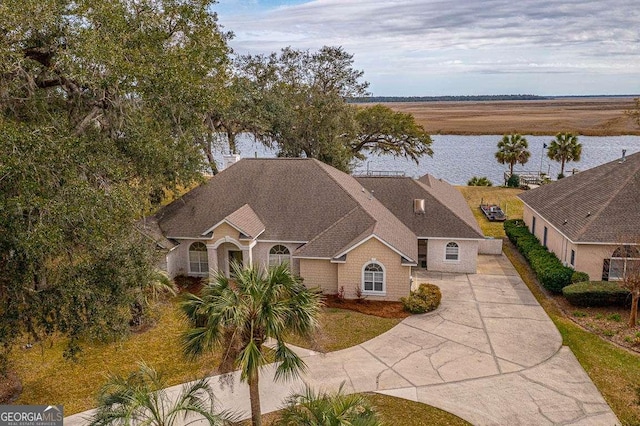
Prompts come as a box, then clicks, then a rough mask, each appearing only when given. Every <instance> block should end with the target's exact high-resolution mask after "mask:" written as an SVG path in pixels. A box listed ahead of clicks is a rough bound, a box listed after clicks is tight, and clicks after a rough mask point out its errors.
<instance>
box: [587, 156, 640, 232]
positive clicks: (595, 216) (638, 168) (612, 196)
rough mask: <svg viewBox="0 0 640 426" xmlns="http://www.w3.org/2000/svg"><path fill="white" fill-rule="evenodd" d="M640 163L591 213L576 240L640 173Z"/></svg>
mask: <svg viewBox="0 0 640 426" xmlns="http://www.w3.org/2000/svg"><path fill="white" fill-rule="evenodd" d="M614 161H618V160H614ZM638 164H639V165H638V166H636V167H635V171H633V172H632V173H629V176H628V177H627V178H626V179H625V180H624V183H623V184H622V185H620V186H618V188H617V189H615V190H614V191H612V192H611V196H610V197H607V202H606V203H602V205H601V206H600V208H599V209H598V212H597V213H596V214H592V215H591V219H589V220H588V221H587V223H585V224H584V226H583V227H582V228H581V229H580V231H578V234H577V235H576V240H579V239H580V238H581V237H582V235H584V233H585V232H586V231H587V229H589V226H590V225H591V224H592V223H593V221H595V220H596V219H597V218H599V217H600V215H601V214H602V212H603V211H604V210H605V209H606V208H607V207H608V206H609V204H610V203H611V200H613V199H614V198H615V197H616V196H617V195H618V194H619V193H620V191H622V189H623V188H625V187H626V186H627V184H628V183H629V181H630V180H632V179H634V178H635V175H636V173H638V170H640V163H638Z"/></svg>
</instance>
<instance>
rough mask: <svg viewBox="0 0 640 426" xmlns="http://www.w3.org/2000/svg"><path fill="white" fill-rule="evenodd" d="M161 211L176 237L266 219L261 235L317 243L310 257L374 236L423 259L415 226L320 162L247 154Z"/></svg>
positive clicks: (159, 216)
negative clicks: (227, 223) (222, 223)
mask: <svg viewBox="0 0 640 426" xmlns="http://www.w3.org/2000/svg"><path fill="white" fill-rule="evenodd" d="M245 205H248V207H250V209H251V211H252V212H253V214H251V213H250V212H249V211H248V210H246V208H245V207H244V206H245ZM155 216H156V218H157V221H158V225H159V227H160V228H161V230H162V231H163V233H164V235H166V236H167V237H169V238H172V237H173V238H201V236H202V234H203V233H204V232H206V231H208V230H209V229H211V227H212V226H213V225H215V224H217V223H219V222H220V221H222V220H223V219H225V218H232V219H233V220H236V221H237V220H239V219H238V218H242V220H241V221H242V222H243V224H242V225H239V226H238V227H246V228H247V229H248V231H247V232H255V231H256V230H257V228H259V227H260V226H258V225H257V223H258V222H260V223H262V224H263V227H264V229H265V230H264V232H263V233H262V234H260V236H259V238H258V239H259V240H279V241H309V242H313V244H311V245H310V246H309V247H306V248H305V247H303V248H302V249H301V250H300V252H301V253H304V254H305V255H306V256H309V257H333V256H334V255H336V254H338V252H339V251H343V250H344V249H345V248H348V247H350V245H352V244H355V243H356V242H358V241H360V240H362V239H363V238H366V236H368V235H371V234H372V233H373V234H375V235H377V236H378V237H379V238H380V239H382V240H383V241H384V242H386V243H387V244H389V245H390V246H392V247H394V248H395V249H396V250H397V251H399V252H400V253H402V254H403V255H404V256H405V257H407V258H408V259H411V260H415V259H416V258H417V244H416V237H415V235H414V234H413V233H412V232H411V230H409V229H408V228H407V227H406V226H405V225H404V224H403V223H402V222H401V221H400V220H398V218H396V217H395V216H394V215H393V214H392V213H391V212H390V211H389V210H387V209H386V208H385V207H384V206H383V205H382V204H381V203H380V202H379V201H378V200H376V199H375V198H374V197H371V196H370V194H369V193H368V192H367V191H364V190H363V188H362V186H361V185H360V184H359V183H358V182H357V181H356V180H355V179H354V178H353V177H352V176H350V175H347V174H345V173H342V172H340V171H338V170H336V169H334V168H332V167H330V166H327V165H325V164H323V163H321V162H319V161H317V160H312V159H243V160H241V161H239V162H237V163H235V164H233V165H232V166H230V167H229V168H227V169H226V170H225V171H224V172H222V173H220V174H218V175H216V176H215V177H213V178H211V179H210V180H209V181H208V182H207V183H205V184H204V185H201V186H199V187H198V188H195V189H194V190H192V191H190V192H189V193H187V194H185V195H184V196H183V197H182V198H180V199H179V200H176V201H174V202H173V203H171V204H169V205H168V206H165V207H163V208H162V209H160V210H159V211H158V212H157V213H156V215H155ZM233 220H230V221H233ZM249 228H250V229H249ZM365 234H366V235H365ZM358 238H360V240H358ZM355 240H358V241H355ZM333 250H335V251H336V252H334V253H331V255H330V256H327V253H330V252H332V251H333Z"/></svg>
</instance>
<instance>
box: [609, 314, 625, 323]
mask: <svg viewBox="0 0 640 426" xmlns="http://www.w3.org/2000/svg"><path fill="white" fill-rule="evenodd" d="M607 319H608V320H610V321H615V322H620V321H622V317H621V316H620V314H610V315H608V316H607Z"/></svg>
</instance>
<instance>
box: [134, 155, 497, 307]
mask: <svg viewBox="0 0 640 426" xmlns="http://www.w3.org/2000/svg"><path fill="white" fill-rule="evenodd" d="M416 205H420V206H421V209H418V210H416V207H415V206H416ZM143 226H144V228H145V232H146V233H148V234H149V235H151V236H152V238H154V240H155V241H157V242H158V245H159V246H160V247H162V248H163V249H165V251H166V263H165V264H164V265H165V267H166V270H167V272H168V273H169V275H170V276H172V277H174V276H176V275H192V276H207V275H209V274H210V273H212V272H213V271H220V272H222V273H224V274H226V275H227V276H228V275H229V274H230V273H231V267H230V265H231V264H232V262H238V263H241V264H245V265H246V264H253V265H256V264H257V265H265V266H266V265H269V264H274V263H281V262H287V263H288V264H289V265H290V267H291V269H292V271H293V272H294V273H296V274H299V275H300V276H301V277H302V278H303V279H304V283H305V284H306V285H308V286H310V287H315V286H318V287H321V288H322V289H323V291H325V292H326V293H337V292H338V291H339V290H340V289H344V293H345V296H346V297H356V294H357V293H358V292H362V294H364V295H367V296H368V297H369V298H371V299H374V300H375V299H379V300H398V299H399V298H400V297H402V296H406V295H408V293H409V290H410V283H411V274H412V268H415V267H422V268H426V269H429V270H434V271H446V272H475V269H476V257H477V253H478V246H479V242H480V241H481V240H483V239H484V237H483V235H482V232H481V231H480V229H479V228H478V225H477V224H476V222H475V219H474V218H473V214H472V213H471V211H470V209H469V207H468V205H467V204H466V202H465V201H464V199H463V198H462V195H460V194H459V193H458V191H456V190H455V188H453V187H452V186H451V185H449V184H448V183H446V182H442V181H439V180H437V179H434V178H433V177H430V176H425V177H423V178H422V179H420V180H415V179H411V178H405V177H396V178H355V177H353V176H351V175H348V174H345V173H343V172H340V171H338V170H336V169H335V168H333V167H331V166H328V165H326V164H324V163H322V162H320V161H317V160H314V159H281V158H275V159H243V160H240V161H238V162H237V163H235V164H233V165H231V166H230V167H228V168H227V169H225V170H224V171H222V172H221V173H219V174H218V175H216V176H214V177H212V178H211V179H210V180H209V181H208V182H207V183H205V184H203V185H201V186H199V187H197V188H195V189H193V190H191V191H189V192H188V193H187V194H185V195H184V196H183V197H182V198H180V199H178V200H176V201H174V202H172V203H171V204H169V205H167V206H165V207H163V208H161V209H160V210H159V211H158V212H157V213H156V214H155V215H154V216H153V217H150V218H146V219H145V221H144V222H143Z"/></svg>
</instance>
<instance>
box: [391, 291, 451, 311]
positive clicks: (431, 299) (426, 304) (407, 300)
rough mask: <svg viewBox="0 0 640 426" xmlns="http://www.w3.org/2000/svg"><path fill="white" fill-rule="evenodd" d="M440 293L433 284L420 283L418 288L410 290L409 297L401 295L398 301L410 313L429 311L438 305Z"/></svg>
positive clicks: (440, 297)
mask: <svg viewBox="0 0 640 426" xmlns="http://www.w3.org/2000/svg"><path fill="white" fill-rule="evenodd" d="M441 299H442V293H440V288H438V286H436V285H434V284H420V286H419V287H418V290H416V291H412V292H411V293H410V294H409V297H402V298H400V301H401V302H402V305H403V306H404V309H405V310H406V311H408V312H411V313H412V314H424V313H425V312H431V311H433V310H435V309H436V308H437V307H438V306H440V300H441Z"/></svg>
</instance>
